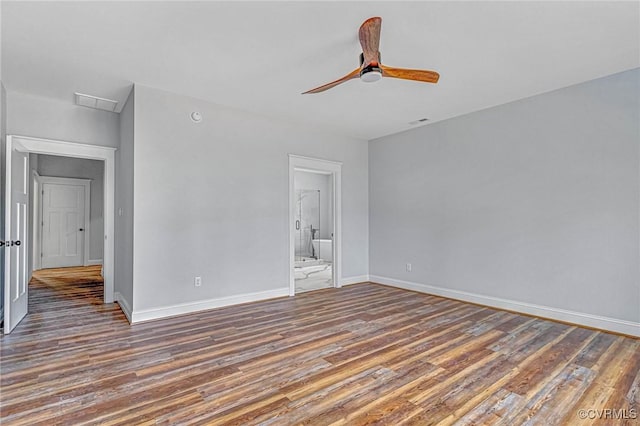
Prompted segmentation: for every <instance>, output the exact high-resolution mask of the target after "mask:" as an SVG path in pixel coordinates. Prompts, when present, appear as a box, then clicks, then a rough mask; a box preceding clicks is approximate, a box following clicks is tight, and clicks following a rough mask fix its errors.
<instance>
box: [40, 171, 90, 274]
mask: <svg viewBox="0 0 640 426" xmlns="http://www.w3.org/2000/svg"><path fill="white" fill-rule="evenodd" d="M46 184H53V185H73V186H83V187H84V224H83V225H82V226H83V227H84V231H83V232H84V235H83V237H84V238H83V239H84V243H83V246H84V247H83V248H82V266H89V248H90V246H91V238H90V228H91V218H90V215H91V211H90V208H89V205H90V203H91V179H78V178H67V177H57V176H43V175H40V186H41V188H40V191H39V193H38V194H35V195H36V197H38V201H39V202H38V204H39V205H40V207H41V209H44V206H43V203H42V201H43V197H42V192H43V191H44V186H45V185H46ZM34 214H35V213H34ZM40 216H41V217H42V213H41V214H40ZM39 223H42V219H41V222H39ZM40 229H42V227H40ZM42 238H43V233H42V232H40V247H44V244H42ZM39 263H40V266H42V259H40V262H39ZM52 267H53V268H55V266H48V268H52Z"/></svg>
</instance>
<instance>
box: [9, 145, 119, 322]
mask: <svg viewBox="0 0 640 426" xmlns="http://www.w3.org/2000/svg"><path fill="white" fill-rule="evenodd" d="M114 151H115V148H112V147H103V146H95V145H87V144H80V143H71V142H65V141H55V140H50V139H40V138H32V137H27V136H17V135H7V137H6V161H5V164H6V169H5V174H4V179H5V185H6V191H5V200H4V201H5V203H4V217H5V220H4V226H5V233H6V234H7V235H8V238H6V240H7V241H9V244H6V242H5V246H6V247H5V258H4V260H5V262H4V277H6V279H5V281H4V285H3V286H2V290H3V297H2V302H3V303H2V306H1V308H2V310H3V317H4V322H3V327H2V330H3V333H4V334H8V333H10V332H11V331H12V330H13V329H14V328H15V327H16V325H17V324H18V323H20V321H21V320H22V319H23V318H24V317H25V316H26V315H27V312H28V307H29V303H28V301H29V285H28V282H29V279H30V278H31V275H32V272H33V261H34V259H37V258H38V252H37V251H36V252H35V256H34V247H33V240H32V235H33V234H34V232H33V230H34V228H35V229H38V228H41V227H42V225H41V224H38V223H37V222H36V223H35V226H34V218H33V216H34V215H33V214H32V212H33V211H34V210H33V209H32V204H33V200H34V199H33V188H31V187H32V186H33V185H36V183H35V182H36V181H37V180H36V179H32V167H31V166H30V165H29V157H30V154H47V155H53V156H63V157H71V158H73V159H75V158H82V159H90V160H99V161H100V162H101V163H102V164H103V169H102V173H103V174H102V176H103V179H104V181H103V182H104V188H103V190H102V194H103V198H102V201H103V209H102V213H103V214H102V217H103V225H102V234H100V241H101V242H102V262H101V263H102V267H101V270H102V277H103V303H112V302H113V299H114V285H113V275H114V274H113V272H114V270H113V268H114V259H113V255H114V224H115V220H114V198H115V197H114V194H115V162H114V160H115V156H114ZM36 174H37V173H36ZM52 179H53V178H52ZM58 179H65V178H58ZM41 184H43V183H42V182H41V183H40V184H37V185H39V186H41ZM38 192H40V193H41V190H40V189H38ZM84 194H85V195H86V198H85V199H88V198H89V195H88V192H84ZM42 203H43V202H42V201H41V205H42ZM58 207H61V206H58ZM87 208H90V206H87ZM58 213H60V212H58ZM85 213H86V215H85V218H86V217H89V215H90V212H88V211H85ZM76 225H77V223H76ZM85 227H86V225H85ZM40 230H41V232H42V229H40ZM77 232H85V228H82V230H80V228H77ZM40 241H41V239H40ZM88 244H90V242H89V243H87V245H88ZM87 245H85V246H84V247H83V249H84V248H85V247H87ZM87 248H88V247H87ZM40 253H42V252H40ZM40 257H41V256H40ZM90 260H91V259H90V256H89V255H85V256H83V257H82V265H83V266H85V265H88V263H89V261H90ZM41 266H42V265H40V267H41ZM50 266H52V265H50ZM67 266H69V265H67ZM98 266H99V265H98Z"/></svg>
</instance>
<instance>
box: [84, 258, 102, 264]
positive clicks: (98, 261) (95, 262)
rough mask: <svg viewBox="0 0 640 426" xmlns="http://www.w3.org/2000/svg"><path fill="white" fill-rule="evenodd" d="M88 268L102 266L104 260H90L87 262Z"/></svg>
mask: <svg viewBox="0 0 640 426" xmlns="http://www.w3.org/2000/svg"><path fill="white" fill-rule="evenodd" d="M86 264H87V266H88V265H102V259H89V260H87V262H86Z"/></svg>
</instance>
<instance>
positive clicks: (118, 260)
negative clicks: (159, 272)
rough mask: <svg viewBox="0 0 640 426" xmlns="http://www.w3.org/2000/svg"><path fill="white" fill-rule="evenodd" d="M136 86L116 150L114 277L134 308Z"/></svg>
mask: <svg viewBox="0 0 640 426" xmlns="http://www.w3.org/2000/svg"><path fill="white" fill-rule="evenodd" d="M135 91H136V88H135V87H134V88H133V90H132V91H131V93H130V94H129V98H128V99H127V102H126V104H125V106H124V108H123V109H122V111H121V112H120V127H119V138H120V149H118V150H117V151H116V172H115V173H116V182H115V185H116V188H115V208H116V221H115V222H116V223H115V277H114V288H115V291H116V292H117V293H118V294H117V299H118V301H119V303H120V304H121V306H124V307H125V309H127V310H129V312H130V311H131V309H132V307H133V217H134V215H133V172H134V170H133V167H134V164H133V158H134V131H135V123H134V110H135V107H134V105H135Z"/></svg>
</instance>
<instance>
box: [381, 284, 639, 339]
mask: <svg viewBox="0 0 640 426" xmlns="http://www.w3.org/2000/svg"><path fill="white" fill-rule="evenodd" d="M370 278H371V282H374V283H378V284H384V285H389V286H392V287H398V288H403V289H406V290H413V291H418V292H420V293H427V294H432V295H434V296H443V297H448V298H450V299H457V300H461V301H464V302H472V303H478V304H480V305H486V306H490V307H493V308H498V309H506V310H509V311H515V312H521V313H523V314H528V315H534V316H537V317H542V318H548V319H552V320H557V321H564V322H569V323H573V324H577V325H583V326H586V327H592V328H597V329H601V330H605V331H612V332H614V333H622V334H627V335H630V336H637V337H640V323H638V322H633V321H626V320H621V319H616V318H610V317H602V316H599V315H592V314H586V313H582V312H576V311H568V310H565V309H559V308H552V307H550V306H543V305H535V304H532V303H526V302H518V301H515V300H508V299H501V298H498V297H492V296H484V295H481V294H476V293H469V292H466V291H460V290H452V289H448V288H443V287H436V286H432V285H428V284H419V283H414V282H410V281H402V280H397V279H394V278H387V277H381V276H377V275H371V276H370Z"/></svg>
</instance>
